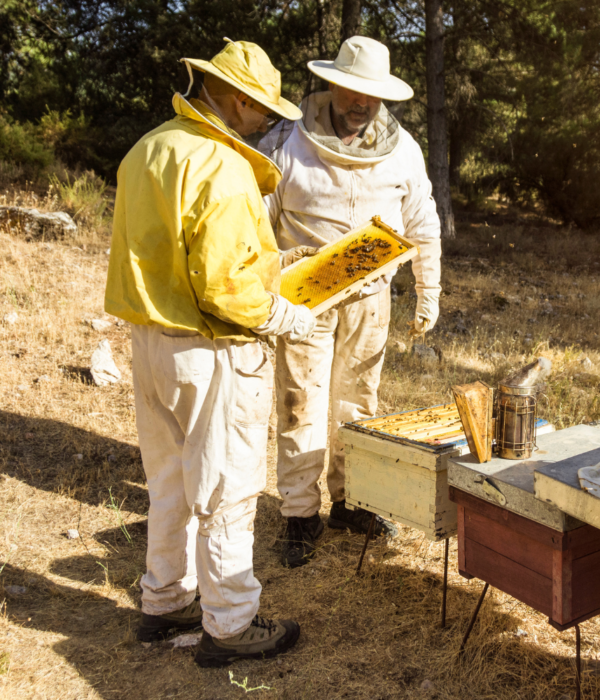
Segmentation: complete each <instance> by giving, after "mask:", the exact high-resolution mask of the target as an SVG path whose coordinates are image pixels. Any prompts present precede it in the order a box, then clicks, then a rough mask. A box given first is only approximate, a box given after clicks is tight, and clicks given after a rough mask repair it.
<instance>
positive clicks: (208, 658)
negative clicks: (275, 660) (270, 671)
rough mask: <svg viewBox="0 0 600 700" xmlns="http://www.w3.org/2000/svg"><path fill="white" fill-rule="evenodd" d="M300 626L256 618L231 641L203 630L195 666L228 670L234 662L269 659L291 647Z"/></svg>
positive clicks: (230, 638)
mask: <svg viewBox="0 0 600 700" xmlns="http://www.w3.org/2000/svg"><path fill="white" fill-rule="evenodd" d="M299 636H300V625H299V624H298V623H297V622H293V621H292V620H265V618H264V617H259V616H258V615H256V616H255V617H254V619H253V620H252V622H251V624H250V627H248V629H247V630H244V631H243V632H241V633H240V634H236V635H235V637H229V638H228V639H217V638H216V637H211V636H210V634H209V633H208V632H207V631H206V630H204V632H203V633H202V639H201V640H200V648H199V650H198V653H197V654H196V663H197V664H198V665H199V666H202V668H219V667H221V666H229V664H230V663H233V662H234V661H236V660H237V659H270V658H272V657H273V656H277V655H278V654H283V653H284V652H285V651H287V650H288V649H290V648H291V647H293V646H294V644H295V643H296V642H297V641H298V637H299Z"/></svg>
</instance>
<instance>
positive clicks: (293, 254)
mask: <svg viewBox="0 0 600 700" xmlns="http://www.w3.org/2000/svg"><path fill="white" fill-rule="evenodd" d="M318 252H319V249H318V248H313V247H312V246H309V245H297V246H296V247H295V248H290V249H289V250H280V251H279V264H280V265H281V269H282V270H283V268H284V267H288V266H289V265H292V264H293V263H295V262H297V261H298V260H302V258H305V257H307V256H311V255H316V254H317V253H318Z"/></svg>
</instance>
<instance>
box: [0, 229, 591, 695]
mask: <svg viewBox="0 0 600 700" xmlns="http://www.w3.org/2000/svg"><path fill="white" fill-rule="evenodd" d="M488 223H491V224H492V225H489V226H488V225H487V224H488ZM109 245H110V243H109V240H108V237H107V236H106V235H101V234H94V235H92V234H90V233H89V232H88V233H87V234H85V235H82V237H81V240H79V239H77V240H73V241H63V242H58V241H47V242H45V241H37V242H35V241H34V242H27V241H25V240H23V238H22V237H20V236H19V235H18V234H17V232H12V233H11V232H8V231H5V232H3V233H1V234H0V265H1V270H2V272H1V278H0V357H1V365H0V366H1V368H2V372H1V373H0V397H1V398H0V401H1V409H0V473H1V485H0V523H1V528H2V531H1V536H0V555H1V563H0V600H1V601H2V608H1V612H2V615H1V618H0V696H1V697H2V698H6V699H7V700H8V699H9V698H10V699H11V700H17V699H18V700H25V699H26V698H31V699H34V698H35V700H55V699H59V698H60V699H61V700H67V699H68V700H92V699H94V700H100V699H103V700H118V699H121V698H128V699H129V700H159V699H160V700H163V699H166V698H182V699H183V698H185V699H189V700H192V699H194V700H220V699H223V698H238V697H240V698H241V697H243V696H245V695H247V694H248V693H252V696H253V697H256V698H265V699H267V698H281V699H284V698H285V699H289V700H296V699H298V700H299V699H305V698H306V699H308V698H319V699H320V698H327V699H328V700H329V699H331V700H334V699H336V700H337V699H338V698H350V699H357V700H358V699H363V698H364V699H367V698H368V699H373V700H384V699H385V700H392V699H394V700H395V699H404V698H414V699H417V698H419V699H420V698H439V699H440V700H441V699H449V698H453V699H454V698H456V699H460V700H467V699H471V698H472V699H475V698H476V699H478V700H483V699H486V700H487V699H492V698H493V699H498V700H500V699H502V700H514V699H516V698H519V699H523V700H525V699H527V700H534V699H535V700H566V699H567V698H574V696H575V690H574V688H575V686H574V662H573V655H574V648H575V633H574V631H573V630H570V631H567V632H563V633H558V632H556V631H555V630H553V629H552V628H551V627H549V626H548V625H547V623H546V618H545V617H544V616H542V615H540V614H538V613H535V612H534V611H532V610H531V609H530V608H528V607H527V606H525V605H523V604H521V603H519V602H517V601H515V600H514V599H511V598H510V597H508V596H506V595H504V594H502V593H500V592H498V591H492V593H491V595H490V594H488V598H487V599H486V602H485V603H484V605H483V608H482V612H481V614H480V618H479V621H478V623H477V625H476V627H475V629H474V632H473V634H472V636H471V640H470V642H469V646H468V648H467V652H466V654H465V657H464V659H463V660H462V661H460V660H459V659H458V657H457V651H458V647H459V644H460V640H461V637H462V634H463V633H464V630H465V627H466V625H467V622H468V618H469V615H470V612H471V610H472V608H473V606H474V605H475V602H476V600H477V597H478V595H479V593H480V591H481V587H482V584H481V582H479V581H477V580H472V581H466V580H465V579H463V578H461V577H460V576H459V575H458V572H457V564H456V540H455V539H454V540H452V544H451V549H450V574H449V584H450V590H449V597H448V624H447V627H446V628H445V629H443V630H442V629H440V627H439V612H440V603H441V588H440V584H441V576H442V566H443V545H442V544H432V543H429V542H428V541H427V540H425V539H424V537H423V535H422V534H421V533H420V532H418V531H415V530H411V529H409V528H407V527H401V532H400V535H399V537H398V538H396V539H395V540H392V541H389V542H380V543H376V544H374V545H372V546H371V547H370V549H369V553H368V556H367V559H366V564H365V567H364V575H363V576H362V577H357V576H356V575H355V573H354V570H355V567H356V563H357V560H358V556H359V553H360V549H361V545H362V538H361V537H359V536H355V535H351V534H349V533H343V532H340V531H334V530H329V529H328V528H326V529H325V533H324V536H323V538H322V540H321V543H320V547H319V550H318V553H317V556H316V557H315V558H314V560H313V561H312V562H311V563H310V564H309V565H307V566H305V567H303V568H301V569H297V570H293V571H290V570H286V569H284V568H282V566H281V565H280V564H279V549H280V537H281V535H282V520H281V517H280V515H279V502H280V501H279V496H278V493H277V489H276V485H275V457H276V454H275V450H276V445H275V440H274V439H273V437H271V439H270V440H269V483H268V487H267V489H266V490H265V492H264V494H263V495H262V496H261V498H260V499H259V509H258V516H257V522H256V544H255V568H256V573H257V576H258V578H259V579H260V581H261V582H262V584H263V596H262V609H261V613H262V614H263V615H266V616H273V617H278V616H285V617H290V618H293V619H296V620H298V621H299V622H300V624H301V626H302V636H301V639H300V642H299V643H298V645H297V647H295V648H294V649H293V650H292V651H290V652H289V653H288V654H287V655H285V656H284V657H281V658H279V659H274V660H271V661H266V662H238V663H236V664H234V665H232V666H231V667H229V668H227V669H222V670H201V669H199V668H198V667H196V665H195V664H194V662H193V651H194V650H193V647H192V648H174V647H173V644H171V643H169V642H164V643H156V644H152V645H146V646H143V645H141V644H139V643H137V642H136V641H135V637H134V630H135V627H136V624H137V619H138V615H139V613H138V606H139V601H140V592H139V579H140V577H141V575H142V574H143V572H144V555H145V545H146V526H145V515H146V512H147V508H148V497H147V490H146V487H145V483H144V475H143V470H142V465H141V460H140V454H139V450H138V447H137V438H136V431H135V422H134V420H135V416H134V401H133V388H132V384H131V359H130V352H129V330H128V327H127V325H126V324H122V323H118V322H117V320H116V319H114V318H109V319H108V320H109V321H110V322H111V325H110V326H109V327H108V329H107V330H103V331H96V330H94V329H93V328H92V327H91V325H90V322H91V320H92V319H97V318H103V317H104V314H103V309H102V306H103V287H104V279H105V274H106V269H107V264H108V256H107V254H106V249H107V248H108V247H109ZM599 263H600V245H599V242H598V237H597V236H594V235H582V234H577V233H575V232H572V231H567V230H565V229H559V228H555V227H551V226H546V227H544V226H537V227H535V226H531V225H528V226H521V225H518V226H517V225H510V226H506V225H505V226H498V225H495V224H494V222H493V221H492V222H486V221H481V222H478V223H471V224H469V223H468V222H465V223H463V224H462V225H461V227H460V231H459V237H458V239H457V240H456V241H455V242H451V244H449V245H447V246H446V247H445V257H444V273H443V286H444V294H443V296H442V305H441V308H442V314H441V317H440V322H439V324H438V327H437V329H436V331H435V332H434V333H432V334H431V335H430V337H428V339H427V342H428V344H429V345H431V346H435V348H436V351H437V356H438V358H439V359H438V361H436V362H435V363H433V364H430V365H427V366H423V365H422V364H421V363H420V362H419V360H418V359H417V358H416V357H415V356H414V355H413V354H411V352H410V345H411V344H410V342H409V340H408V337H407V333H406V323H407V321H408V320H409V319H410V316H411V313H412V312H413V309H414V296H413V293H412V284H411V275H410V272H409V270H402V271H401V272H400V273H399V275H398V276H397V278H396V280H395V283H394V285H395V301H394V313H393V323H392V332H391V334H390V340H389V346H388V354H387V357H386V365H385V370H384V377H383V381H382V386H381V391H380V397H381V398H380V410H379V412H380V413H389V412H391V411H394V410H407V409H410V408H415V407H421V406H432V405H436V404H439V403H442V402H445V401H447V400H448V399H449V397H450V394H449V390H450V386H451V385H452V384H454V383H462V382H467V381H472V380H474V379H476V378H481V379H484V380H486V381H489V382H492V383H493V382H495V381H497V380H498V379H499V378H501V377H502V375H503V374H504V373H506V371H507V369H508V368H509V367H510V366H514V365H515V364H518V363H521V362H525V361H526V360H529V359H530V358H532V357H533V356H535V355H539V354H544V355H546V356H547V357H549V358H550V359H552V361H553V372H552V376H551V379H550V382H549V385H548V389H547V391H546V398H545V399H544V401H543V402H542V408H541V411H542V414H543V415H544V417H547V418H548V419H549V420H550V421H551V422H553V423H554V424H555V425H556V427H557V428H564V427H567V426H569V425H574V424H577V423H581V422H592V421H597V420H598V419H599V418H600V401H599V397H598V384H599V381H600V377H599V371H600V352H599V349H600V348H599V337H598V331H600V324H599V323H598V321H599V319H600V313H599V311H600V301H599V300H600V264H599ZM15 315H16V316H15ZM102 338H107V339H108V340H109V341H110V343H111V346H112V349H113V354H114V357H115V360H116V363H117V365H118V366H119V368H120V370H121V372H122V374H123V379H122V381H121V382H120V383H119V384H116V385H112V386H107V387H96V386H94V385H92V384H91V383H90V376H89V369H88V368H89V362H90V357H91V354H92V352H93V350H94V349H95V347H96V345H97V344H98V342H99V340H101V339H102ZM403 343H405V344H406V345H407V346H408V348H404V347H403V345H402V344H403ZM599 429H600V428H599ZM322 486H323V487H324V486H325V485H324V483H323V484H322ZM324 490H325V491H326V489H325V488H324ZM328 510H329V502H328V500H327V498H326V497H324V501H323V507H322V510H321V515H322V517H324V518H325V517H326V516H327V513H328ZM69 529H76V530H78V532H79V533H80V537H79V538H76V539H68V538H67V536H66V533H67V531H68V530H69ZM582 638H583V645H582V653H583V659H584V673H583V697H584V698H586V699H588V700H591V699H592V698H594V699H596V698H600V618H599V619H598V620H596V621H594V620H592V621H589V622H586V623H584V624H583V625H582Z"/></svg>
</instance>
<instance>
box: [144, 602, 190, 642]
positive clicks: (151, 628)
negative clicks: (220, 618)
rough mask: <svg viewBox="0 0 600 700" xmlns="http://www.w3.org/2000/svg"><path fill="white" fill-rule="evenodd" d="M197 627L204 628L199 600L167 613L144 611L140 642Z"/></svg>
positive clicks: (156, 639)
mask: <svg viewBox="0 0 600 700" xmlns="http://www.w3.org/2000/svg"><path fill="white" fill-rule="evenodd" d="M195 629H202V608H201V607H200V601H199V600H193V601H192V602H191V603H190V604H189V605H186V607H185V608H181V610H175V611H174V612H172V613H166V614H165V615H146V613H142V622H141V624H140V626H139V627H138V629H137V638H138V641H139V642H157V641H158V640H159V639H166V638H167V637H168V636H169V635H171V634H173V633H174V632H189V631H190V630H195Z"/></svg>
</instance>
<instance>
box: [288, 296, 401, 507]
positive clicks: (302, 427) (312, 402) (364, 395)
mask: <svg viewBox="0 0 600 700" xmlns="http://www.w3.org/2000/svg"><path fill="white" fill-rule="evenodd" d="M389 322H390V289H389V287H387V288H386V289H384V290H383V291H382V292H379V293H378V294H373V295H371V296H368V297H365V298H364V299H360V300H359V301H354V302H352V303H348V304H346V305H345V306H341V307H339V308H338V309H331V310H330V311H327V312H325V313H324V314H321V316H319V317H318V319H317V324H316V326H315V330H314V331H313V334H312V335H311V336H310V338H308V339H307V340H305V341H304V342H302V343H298V345H289V344H288V343H286V342H285V341H284V340H283V339H281V338H278V340H277V367H276V387H277V415H278V430H277V447H278V460H277V488H278V489H279V493H280V495H281V498H282V499H283V506H282V508H281V513H282V515H283V516H285V517H286V518H289V517H301V518H307V517H310V516H311V515H314V514H315V513H317V512H318V510H319V508H320V507H321V492H320V489H319V484H318V480H319V477H320V476H321V472H322V471H323V468H324V464H325V450H326V448H327V435H328V431H327V425H328V409H329V396H330V392H331V428H330V431H329V437H330V448H329V468H328V472H327V486H328V488H329V493H330V495H331V500H332V501H341V500H343V499H344V478H345V472H344V452H343V445H342V443H341V442H340V440H339V438H338V428H339V427H340V426H341V425H342V423H345V422H349V421H355V420H360V419H363V418H371V417H372V416H374V415H375V413H376V411H377V389H378V388H379V380H380V377H381V368H382V366H383V358H384V353H385V344H386V341H387V337H388V326H389Z"/></svg>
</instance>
